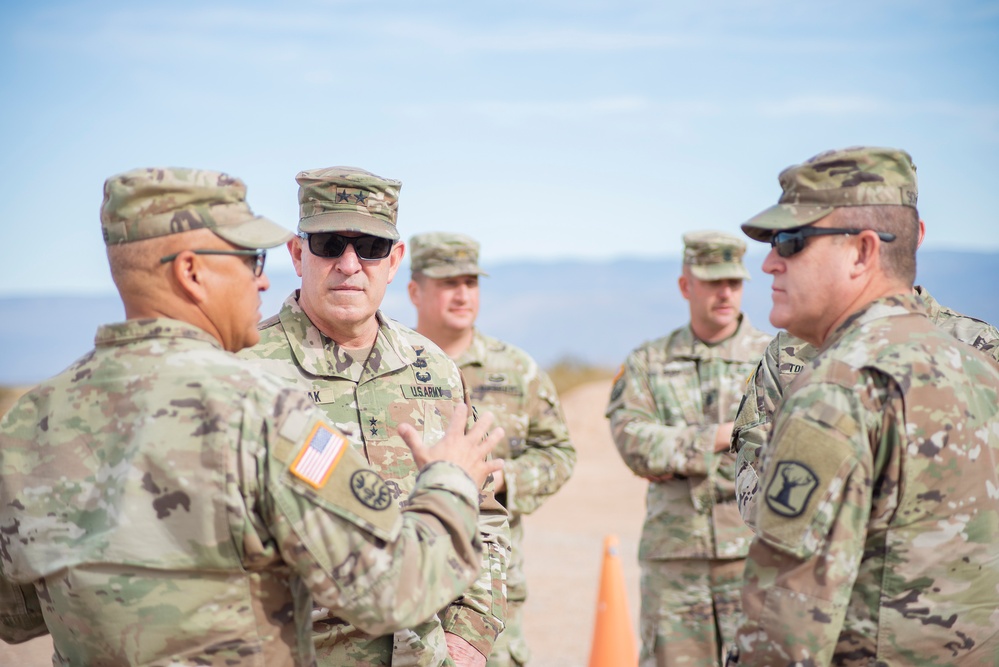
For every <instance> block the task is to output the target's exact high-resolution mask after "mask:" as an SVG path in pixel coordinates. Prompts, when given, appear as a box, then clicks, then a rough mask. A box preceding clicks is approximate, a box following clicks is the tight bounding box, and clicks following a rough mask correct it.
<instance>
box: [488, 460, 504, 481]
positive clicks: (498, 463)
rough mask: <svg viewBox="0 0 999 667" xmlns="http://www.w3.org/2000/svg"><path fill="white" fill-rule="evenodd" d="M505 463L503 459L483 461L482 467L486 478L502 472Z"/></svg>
mask: <svg viewBox="0 0 999 667" xmlns="http://www.w3.org/2000/svg"><path fill="white" fill-rule="evenodd" d="M505 463H506V462H505V461H504V460H503V459H489V460H488V461H483V462H482V465H483V466H485V469H486V477H488V476H489V475H492V474H493V473H494V472H499V471H500V470H502V469H503V466H504V465H505Z"/></svg>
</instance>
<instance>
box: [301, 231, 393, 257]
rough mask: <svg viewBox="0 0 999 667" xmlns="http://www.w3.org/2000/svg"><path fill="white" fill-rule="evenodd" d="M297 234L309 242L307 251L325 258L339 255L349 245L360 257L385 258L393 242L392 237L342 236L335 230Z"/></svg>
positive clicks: (368, 235)
mask: <svg viewBox="0 0 999 667" xmlns="http://www.w3.org/2000/svg"><path fill="white" fill-rule="evenodd" d="M298 236H299V238H302V239H304V240H306V241H308V242H309V252H311V253H312V254H313V255H315V256H316V257H325V258H327V259H332V258H335V257H339V256H340V255H342V254H343V251H344V250H346V249H347V246H349V245H352V246H354V252H356V253H357V256H358V257H360V258H361V259H385V258H386V257H388V256H389V253H390V252H392V245H393V244H394V243H395V241H393V240H392V239H386V238H382V237H381V236H372V235H371V234H361V235H360V236H344V235H343V234H337V233H336V232H314V233H309V232H299V233H298Z"/></svg>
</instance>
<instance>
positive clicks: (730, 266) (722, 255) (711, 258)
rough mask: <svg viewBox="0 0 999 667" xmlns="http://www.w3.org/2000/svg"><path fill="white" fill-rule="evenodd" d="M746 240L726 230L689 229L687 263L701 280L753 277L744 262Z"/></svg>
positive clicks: (693, 273)
mask: <svg viewBox="0 0 999 667" xmlns="http://www.w3.org/2000/svg"><path fill="white" fill-rule="evenodd" d="M745 254H746V242H745V241H743V240H742V239H740V238H739V237H737V236H732V235H731V234H725V233H724V232H713V231H703V232H687V233H686V234H684V235H683V264H684V266H689V267H690V273H691V275H693V276H694V277H695V278H698V279H700V280H728V279H731V278H736V279H741V280H749V271H747V270H746V267H745V266H743V264H742V256H743V255H745Z"/></svg>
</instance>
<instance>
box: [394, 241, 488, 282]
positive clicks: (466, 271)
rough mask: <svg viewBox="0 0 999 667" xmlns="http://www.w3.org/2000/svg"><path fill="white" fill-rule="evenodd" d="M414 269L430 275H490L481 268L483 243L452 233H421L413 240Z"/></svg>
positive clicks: (411, 255) (412, 268)
mask: <svg viewBox="0 0 999 667" xmlns="http://www.w3.org/2000/svg"><path fill="white" fill-rule="evenodd" d="M409 256H410V270H411V271H412V272H413V273H422V274H423V275H425V276H427V277H429V278H453V277H455V276H488V275H489V274H488V273H486V272H485V271H483V270H482V269H481V268H479V243H478V241H476V240H475V239H473V238H472V237H470V236H465V235H464V234H453V233H450V232H430V233H427V234H417V235H416V236H414V237H413V238H411V239H410V240H409Z"/></svg>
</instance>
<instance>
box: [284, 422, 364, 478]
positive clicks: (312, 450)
mask: <svg viewBox="0 0 999 667" xmlns="http://www.w3.org/2000/svg"><path fill="white" fill-rule="evenodd" d="M349 446H350V445H348V444H347V439H346V438H344V437H343V436H342V435H340V434H339V433H337V432H335V431H333V430H332V429H331V428H330V427H329V426H327V425H326V424H324V423H322V422H316V425H315V426H314V427H313V429H312V432H311V433H310V434H309V437H308V438H306V441H305V446H304V447H303V448H302V451H300V452H299V453H298V456H296V457H295V460H294V461H293V462H292V464H291V468H290V471H291V474H293V475H294V476H295V477H297V478H299V479H300V480H302V481H303V482H305V483H306V484H308V485H310V486H312V487H313V488H315V489H319V488H322V486H323V485H324V484H325V483H326V480H328V479H329V477H330V474H332V472H333V469H334V468H336V464H337V463H338V462H339V461H340V457H341V456H343V453H344V451H345V450H346V448H347V447H349Z"/></svg>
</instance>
